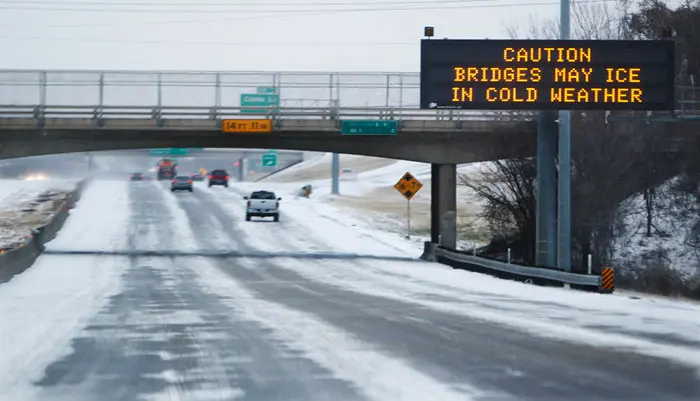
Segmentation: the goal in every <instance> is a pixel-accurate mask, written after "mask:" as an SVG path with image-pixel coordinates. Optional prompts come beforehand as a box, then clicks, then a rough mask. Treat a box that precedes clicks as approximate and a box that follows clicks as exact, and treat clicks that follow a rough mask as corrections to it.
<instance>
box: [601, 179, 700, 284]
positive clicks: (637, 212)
mask: <svg viewBox="0 0 700 401" xmlns="http://www.w3.org/2000/svg"><path fill="white" fill-rule="evenodd" d="M676 183H677V179H675V178H674V179H671V180H669V181H668V182H666V183H664V184H663V185H661V186H659V187H658V188H656V195H655V198H654V201H653V208H652V211H651V217H652V218H651V225H650V226H649V224H648V223H649V221H648V217H649V216H648V213H649V212H648V209H647V202H646V200H645V199H644V196H643V195H636V196H633V197H631V198H629V199H627V200H626V201H625V202H623V203H622V205H621V206H620V208H619V213H620V215H621V216H622V220H623V223H622V227H620V228H621V229H620V230H618V233H619V234H618V235H617V237H616V238H615V243H614V248H613V249H614V253H613V260H614V261H615V262H616V263H618V264H620V265H624V266H627V267H632V268H635V269H645V268H648V267H652V266H653V267H668V268H671V269H673V270H675V271H677V272H678V273H679V274H680V276H681V277H683V278H685V279H688V278H692V277H699V276H700V253H699V248H698V246H697V243H695V242H696V241H695V240H694V239H693V238H694V235H693V233H694V231H696V230H697V228H696V225H697V223H698V220H697V216H698V213H697V210H695V208H696V200H695V199H694V198H693V199H690V198H692V197H689V196H688V195H683V194H682V193H679V192H677V191H676V192H674V191H673V186H674V185H675V184H676ZM648 229H649V230H648ZM648 231H649V232H648ZM647 234H651V235H650V236H647Z"/></svg>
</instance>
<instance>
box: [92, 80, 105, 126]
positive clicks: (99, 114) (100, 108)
mask: <svg viewBox="0 0 700 401" xmlns="http://www.w3.org/2000/svg"><path fill="white" fill-rule="evenodd" d="M98 93H99V94H98V98H99V99H98V103H97V109H96V110H95V116H94V117H95V119H96V120H97V126H98V127H101V126H102V125H103V121H102V115H103V113H102V111H103V109H104V104H105V73H104V72H101V73H100V78H99V88H98Z"/></svg>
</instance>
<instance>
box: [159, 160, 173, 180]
mask: <svg viewBox="0 0 700 401" xmlns="http://www.w3.org/2000/svg"><path fill="white" fill-rule="evenodd" d="M156 167H157V169H158V170H157V177H158V179H159V180H167V179H170V178H174V177H175V176H176V175H177V167H178V164H177V160H173V159H161V160H159V161H158V163H156Z"/></svg>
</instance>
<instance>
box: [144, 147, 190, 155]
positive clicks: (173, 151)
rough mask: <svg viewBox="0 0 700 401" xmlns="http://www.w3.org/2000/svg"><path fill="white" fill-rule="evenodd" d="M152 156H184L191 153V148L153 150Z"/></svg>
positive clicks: (151, 151)
mask: <svg viewBox="0 0 700 401" xmlns="http://www.w3.org/2000/svg"><path fill="white" fill-rule="evenodd" d="M150 153H151V156H183V155H188V154H189V153H190V149H189V148H164V149H151V150H150Z"/></svg>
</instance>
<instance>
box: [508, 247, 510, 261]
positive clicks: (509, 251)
mask: <svg viewBox="0 0 700 401" xmlns="http://www.w3.org/2000/svg"><path fill="white" fill-rule="evenodd" d="M508 264H510V248H508Z"/></svg>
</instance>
